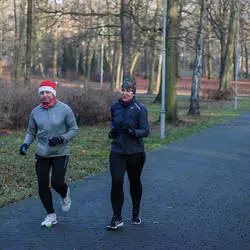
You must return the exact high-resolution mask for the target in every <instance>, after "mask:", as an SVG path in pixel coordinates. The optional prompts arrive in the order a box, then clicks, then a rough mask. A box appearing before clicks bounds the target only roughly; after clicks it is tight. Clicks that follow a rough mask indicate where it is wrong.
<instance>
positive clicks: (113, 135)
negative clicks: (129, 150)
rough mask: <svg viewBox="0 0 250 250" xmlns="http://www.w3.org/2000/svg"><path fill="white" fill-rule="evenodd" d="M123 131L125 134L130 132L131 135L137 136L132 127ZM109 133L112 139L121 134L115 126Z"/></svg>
mask: <svg viewBox="0 0 250 250" xmlns="http://www.w3.org/2000/svg"><path fill="white" fill-rule="evenodd" d="M123 131H124V133H125V134H128V135H129V136H131V137H136V133H135V131H134V130H133V129H131V128H127V129H123ZM108 135H109V138H110V139H116V138H118V137H119V134H118V132H117V130H116V129H115V128H112V129H111V130H110V132H109V134H108Z"/></svg>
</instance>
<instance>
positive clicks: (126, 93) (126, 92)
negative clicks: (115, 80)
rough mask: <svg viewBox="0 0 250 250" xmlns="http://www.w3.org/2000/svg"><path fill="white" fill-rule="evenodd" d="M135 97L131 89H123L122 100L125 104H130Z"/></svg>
mask: <svg viewBox="0 0 250 250" xmlns="http://www.w3.org/2000/svg"><path fill="white" fill-rule="evenodd" d="M133 97H134V93H133V90H132V89H131V88H129V89H122V100H123V101H124V102H129V101H130V100H132V99H133Z"/></svg>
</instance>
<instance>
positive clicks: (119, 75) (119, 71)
mask: <svg viewBox="0 0 250 250" xmlns="http://www.w3.org/2000/svg"><path fill="white" fill-rule="evenodd" d="M119 47H120V48H119V54H118V63H117V74H116V84H115V88H116V89H117V90H120V85H121V78H122V45H120V46H119Z"/></svg>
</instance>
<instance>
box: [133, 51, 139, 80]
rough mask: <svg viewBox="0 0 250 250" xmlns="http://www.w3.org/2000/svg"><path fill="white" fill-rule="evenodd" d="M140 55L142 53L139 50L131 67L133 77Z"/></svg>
mask: <svg viewBox="0 0 250 250" xmlns="http://www.w3.org/2000/svg"><path fill="white" fill-rule="evenodd" d="M140 55H141V52H140V51H137V52H136V54H135V56H134V58H133V62H132V65H131V69H130V75H131V76H132V77H133V76H134V71H135V66H136V63H137V62H138V59H139V56H140Z"/></svg>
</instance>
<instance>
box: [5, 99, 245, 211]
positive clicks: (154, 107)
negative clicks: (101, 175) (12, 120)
mask: <svg viewBox="0 0 250 250" xmlns="http://www.w3.org/2000/svg"><path fill="white" fill-rule="evenodd" d="M138 99H140V100H141V102H142V103H144V104H145V106H146V107H147V109H148V115H149V120H150V124H151V133H150V136H149V137H148V138H145V148H146V150H152V149H156V148H159V147H161V146H162V145H164V144H167V143H171V142H173V141H175V140H178V139H181V138H183V137H186V136H188V135H191V134H193V133H195V132H198V131H201V130H202V129H205V128H208V127H210V126H213V125H215V124H218V123H220V122H222V121H224V120H227V119H230V118H234V117H237V116H239V114H240V113H242V112H244V111H248V110H250V98H239V101H238V104H239V109H238V110H237V111H236V112H235V111H234V110H233V102H232V101H217V102H208V101H203V102H201V116H200V117H190V116H187V115H186V113H187V110H188V105H189V102H188V99H187V98H178V116H179V118H180V121H179V122H178V123H176V124H167V125H166V136H165V138H164V139H160V138H159V134H160V133H159V131H160V128H159V112H160V104H155V103H152V100H153V97H147V96H143V97H139V98H138ZM157 121H158V122H157ZM108 130H109V123H105V124H99V125H97V126H95V127H89V126H84V127H80V129H79V135H78V137H77V138H76V139H75V140H74V141H73V142H72V144H71V156H70V164H69V167H68V171H67V176H66V177H67V181H68V182H72V181H74V180H76V179H80V178H83V177H85V176H89V175H94V174H97V173H98V172H100V171H101V170H102V169H104V168H107V167H108V156H109V151H110V140H109V139H108V137H107V134H108ZM0 132H1V133H0V138H1V142H0V207H2V206H4V205H7V204H9V203H10V202H13V201H16V200H19V199H22V198H25V197H28V196H31V195H34V194H35V195H37V182H36V175H35V168H34V167H35V160H34V152H35V144H33V145H32V146H31V147H30V149H29V150H28V155H27V156H24V157H22V156H20V155H19V147H20V145H21V144H22V142H23V139H24V136H25V131H24V130H23V131H7V132H5V131H0Z"/></svg>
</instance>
